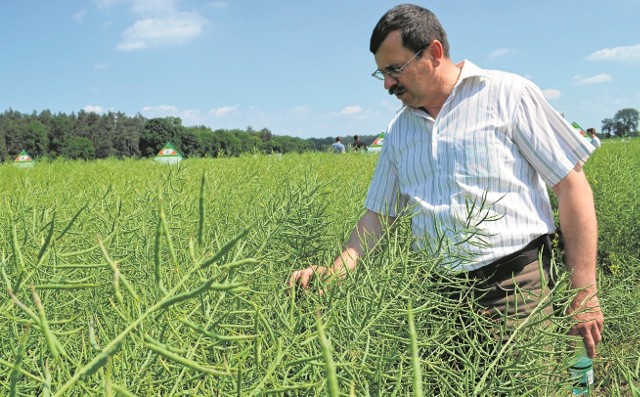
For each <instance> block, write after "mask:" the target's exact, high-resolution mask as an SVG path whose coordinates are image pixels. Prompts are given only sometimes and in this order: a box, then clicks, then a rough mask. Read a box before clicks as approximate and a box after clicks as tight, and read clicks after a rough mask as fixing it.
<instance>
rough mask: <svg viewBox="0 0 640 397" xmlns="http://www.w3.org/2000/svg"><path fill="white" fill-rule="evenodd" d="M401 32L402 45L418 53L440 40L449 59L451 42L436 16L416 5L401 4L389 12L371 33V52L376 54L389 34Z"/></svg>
mask: <svg viewBox="0 0 640 397" xmlns="http://www.w3.org/2000/svg"><path fill="white" fill-rule="evenodd" d="M395 30H399V31H400V33H401V34H402V45H403V46H404V47H406V48H408V49H410V50H412V51H413V52H418V51H420V50H422V49H423V48H425V47H426V46H428V45H429V44H431V42H432V41H433V40H438V41H439V42H440V43H441V44H442V50H443V52H444V56H445V57H446V58H449V41H448V40H447V32H445V31H444V28H443V27H442V25H440V21H439V20H438V18H436V16H435V14H434V13H432V12H431V11H429V10H427V9H426V8H422V7H420V6H417V5H414V4H401V5H398V6H395V7H393V8H392V9H390V10H389V11H387V12H386V13H385V14H384V15H383V16H382V18H380V20H379V21H378V23H377V24H376V27H375V28H374V29H373V33H371V43H370V44H369V50H370V51H371V52H372V53H373V54H375V53H376V52H378V49H379V48H380V45H381V44H382V42H383V41H384V39H386V38H387V36H388V35H389V33H391V32H393V31H395Z"/></svg>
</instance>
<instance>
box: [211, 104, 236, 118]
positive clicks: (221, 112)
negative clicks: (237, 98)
mask: <svg viewBox="0 0 640 397" xmlns="http://www.w3.org/2000/svg"><path fill="white" fill-rule="evenodd" d="M234 113H238V105H236V106H223V107H220V108H213V109H211V110H209V114H210V115H212V116H213V117H223V116H227V115H230V114H234Z"/></svg>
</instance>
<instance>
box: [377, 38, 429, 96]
mask: <svg viewBox="0 0 640 397" xmlns="http://www.w3.org/2000/svg"><path fill="white" fill-rule="evenodd" d="M428 49H429V47H427V48H425V49H424V50H423V52H422V53H421V54H419V55H420V56H416V53H415V52H413V51H411V50H409V49H408V48H405V47H404V46H403V45H402V36H401V34H400V31H394V32H391V33H389V35H388V36H387V37H386V38H385V40H384V41H383V42H382V44H381V45H380V48H379V49H378V51H377V52H376V53H375V56H374V57H375V61H376V64H377V65H378V69H379V70H381V71H383V72H386V73H385V74H384V88H385V89H386V90H387V91H388V92H389V94H390V95H395V96H396V98H398V99H400V100H401V101H402V103H404V104H405V105H407V106H411V107H416V108H419V107H427V105H428V98H429V89H428V87H429V86H432V85H433V77H432V72H433V68H432V67H431V64H430V63H429V62H428V61H427V60H426V59H425V57H427V58H428V57H429V53H428ZM400 68H401V69H402V72H401V73H400V74H398V73H393V72H391V71H393V70H397V69H400ZM430 82H431V83H430Z"/></svg>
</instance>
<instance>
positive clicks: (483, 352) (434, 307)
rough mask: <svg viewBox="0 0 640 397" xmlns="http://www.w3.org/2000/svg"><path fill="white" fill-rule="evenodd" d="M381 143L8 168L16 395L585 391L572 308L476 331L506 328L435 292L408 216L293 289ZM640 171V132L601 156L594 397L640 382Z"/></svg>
mask: <svg viewBox="0 0 640 397" xmlns="http://www.w3.org/2000/svg"><path fill="white" fill-rule="evenodd" d="M376 160H377V157H376V156H366V155H361V154H357V153H349V154H347V155H344V156H335V155H331V154H328V153H315V154H300V155H294V154H291V155H284V156H262V155H258V156H246V157H240V158H220V159H189V160H185V161H183V162H182V163H180V164H179V165H178V166H171V167H170V166H165V165H161V164H158V163H155V162H153V161H152V160H135V161H134V160H125V161H116V160H100V161H95V162H70V161H54V162H48V163H47V162H43V163H39V164H37V165H36V166H34V167H33V168H31V169H19V168H16V167H14V166H13V165H12V164H4V165H0V203H1V206H0V269H1V272H2V282H3V284H4V286H5V287H4V288H3V292H2V300H0V325H1V327H2V332H0V343H1V345H2V352H1V353H0V395H3V396H4V395H11V396H34V395H36V396H87V395H91V396H94V395H96V396H101V395H104V396H159V395H162V396H265V395H277V396H324V395H330V396H337V395H347V396H350V395H353V396H370V395H371V396H418V395H424V396H431V395H447V396H471V395H483V396H495V395H499V394H502V395H511V396H568V395H570V393H571V385H569V383H568V381H567V374H566V367H567V365H568V362H569V360H570V359H571V357H572V353H571V351H570V349H568V348H567V346H568V343H567V342H568V341H569V339H570V338H569V337H567V336H566V335H565V330H566V329H567V326H568V319H567V318H565V317H564V316H562V315H561V313H560V312H558V314H557V315H556V316H554V317H553V318H543V317H542V315H541V314H540V313H534V315H532V317H531V318H530V319H528V320H527V321H525V322H524V323H523V324H521V326H520V327H519V328H518V332H516V334H515V335H514V337H513V338H512V339H511V340H510V341H509V343H508V344H506V345H503V344H502V343H497V342H495V343H491V342H484V343H479V340H481V339H483V338H486V336H487V335H486V334H487V333H488V330H489V329H496V327H498V329H499V327H500V326H499V325H497V326H496V325H495V324H488V323H487V320H485V319H484V318H483V317H482V316H479V315H477V314H476V313H474V312H473V310H472V309H470V308H469V307H467V306H466V305H464V304H461V303H459V302H456V301H453V300H450V299H445V298H443V297H442V296H441V295H440V294H439V293H438V292H437V291H436V289H437V287H438V286H439V285H440V284H441V283H446V282H447V281H446V280H444V279H442V278H440V277H439V272H438V269H439V267H438V265H439V261H440V259H439V258H437V257H430V258H425V257H424V255H421V253H419V252H412V251H411V250H410V249H409V242H410V238H409V233H408V227H407V225H408V220H406V221H402V222H400V225H399V226H398V227H397V228H395V229H394V230H389V231H388V233H387V235H386V238H385V239H384V241H383V243H382V244H381V246H380V247H379V248H378V252H377V253H376V255H370V256H367V257H365V258H364V260H363V261H362V264H361V266H360V267H359V269H358V271H357V272H356V273H354V274H351V275H349V277H348V278H347V279H346V280H344V281H342V282H340V283H338V284H335V285H333V286H332V288H331V289H329V290H328V291H327V293H325V294H318V293H317V290H318V288H312V289H311V290H310V291H309V292H305V293H297V294H290V295H287V294H285V281H286V279H287V277H288V275H289V274H290V272H291V271H292V270H293V269H297V268H301V267H306V266H308V265H309V264H313V263H327V262H329V261H331V260H332V259H333V257H334V256H335V255H336V254H337V253H338V252H339V250H340V248H341V244H342V243H343V242H344V241H345V240H346V238H347V236H348V233H349V232H350V230H351V228H352V227H353V225H354V224H355V222H356V221H357V220H358V219H359V217H360V216H361V214H362V203H363V200H364V197H365V195H366V191H367V187H368V184H369V181H370V179H371V175H372V173H373V169H374V167H375V162H376ZM638 169H640V142H639V141H633V142H630V143H617V142H607V143H606V144H605V145H603V147H602V148H601V149H599V150H598V151H597V152H596V153H595V154H594V155H593V157H592V158H591V159H590V160H589V161H588V163H587V164H586V167H585V170H586V173H587V175H588V177H589V179H590V181H591V183H592V186H593V190H594V193H595V199H596V207H597V208H596V209H597V213H598V217H599V226H600V251H599V261H600V267H599V283H600V290H601V303H602V305H603V308H604V310H605V315H606V320H605V321H606V329H605V334H604V342H603V344H602V345H601V348H600V352H599V356H598V358H597V359H596V360H595V361H594V369H595V374H596V383H595V389H594V391H593V395H596V396H616V395H624V396H632V395H639V394H638V393H640V380H639V378H640V321H638V315H639V314H640V292H639V291H640V258H639V256H638V252H640V205H638V203H639V202H640V193H638V190H639V189H638V187H640V174H639V173H638ZM564 281H566V275H562V277H561V280H560V284H559V286H558V291H557V293H556V294H555V297H554V300H555V301H556V304H557V305H558V306H559V307H562V306H563V305H565V304H566V302H567V301H568V299H570V298H571V295H572V293H573V292H572V291H568V290H567V289H566V283H564ZM320 287H321V286H320ZM544 320H546V321H544ZM514 352H517V354H514Z"/></svg>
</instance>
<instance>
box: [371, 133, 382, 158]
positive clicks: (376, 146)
mask: <svg viewBox="0 0 640 397" xmlns="http://www.w3.org/2000/svg"><path fill="white" fill-rule="evenodd" d="M383 144H384V132H381V133H380V135H378V136H377V137H376V139H374V140H373V143H372V144H371V146H369V148H368V149H367V152H369V153H378V152H379V151H380V150H382V145H383Z"/></svg>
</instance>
